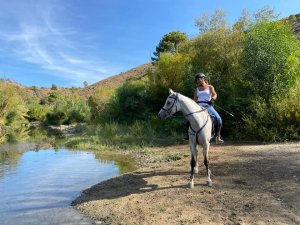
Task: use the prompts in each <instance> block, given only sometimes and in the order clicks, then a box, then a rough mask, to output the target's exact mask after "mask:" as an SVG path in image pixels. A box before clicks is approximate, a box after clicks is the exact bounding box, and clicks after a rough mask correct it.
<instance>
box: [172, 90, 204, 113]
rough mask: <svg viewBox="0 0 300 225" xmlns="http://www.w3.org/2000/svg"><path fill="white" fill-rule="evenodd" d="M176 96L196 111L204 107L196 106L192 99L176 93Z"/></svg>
mask: <svg viewBox="0 0 300 225" xmlns="http://www.w3.org/2000/svg"><path fill="white" fill-rule="evenodd" d="M178 95H180V99H184V101H187V102H188V103H189V104H191V105H192V106H193V107H196V109H199V110H200V109H204V107H202V106H200V105H198V104H197V103H196V102H195V101H194V100H193V99H191V98H189V97H187V96H185V95H183V94H180V93H178Z"/></svg>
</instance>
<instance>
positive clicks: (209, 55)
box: [0, 8, 300, 149]
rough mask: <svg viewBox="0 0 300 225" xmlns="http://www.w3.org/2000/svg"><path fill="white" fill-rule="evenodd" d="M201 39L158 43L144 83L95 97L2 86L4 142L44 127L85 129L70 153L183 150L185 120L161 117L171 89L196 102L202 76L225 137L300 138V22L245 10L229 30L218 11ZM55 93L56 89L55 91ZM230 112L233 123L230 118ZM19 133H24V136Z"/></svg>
mask: <svg viewBox="0 0 300 225" xmlns="http://www.w3.org/2000/svg"><path fill="white" fill-rule="evenodd" d="M195 22H196V26H197V27H198V28H199V34H198V35H196V36H194V37H192V38H189V37H188V36H187V35H186V34H184V33H182V32H180V31H172V32H170V33H168V34H166V35H165V36H163V37H162V39H161V41H160V42H159V44H158V46H157V48H156V51H155V52H154V55H155V57H154V58H152V60H153V62H152V63H153V68H151V69H149V70H148V71H147V72H146V73H145V75H144V76H140V77H139V79H131V80H128V81H125V82H124V83H123V84H121V85H119V86H117V87H116V86H114V87H110V86H105V87H98V88H96V89H95V90H94V91H93V92H92V93H91V94H90V95H89V96H88V97H85V96H82V95H80V93H79V92H78V90H75V89H74V88H73V89H70V91H68V92H61V91H60V88H59V87H56V88H55V89H54V88H52V90H51V92H49V93H48V94H47V95H45V96H42V97H40V96H37V95H34V94H32V92H33V93H35V92H36V91H37V87H32V88H31V90H32V92H31V94H30V93H28V92H26V91H24V90H23V89H22V88H18V87H16V86H14V85H12V84H9V83H6V82H0V142H5V141H19V140H22V139H24V138H26V135H25V134H27V133H26V132H29V131H28V129H27V127H28V125H29V124H30V123H32V122H39V123H40V124H42V125H45V126H48V125H68V124H74V123H80V124H82V123H84V124H86V126H85V127H84V128H82V127H81V129H80V136H77V137H76V136H73V137H69V138H68V139H67V140H66V143H65V144H66V145H68V146H69V147H73V148H98V149H101V148H112V149H115V148H122V149H123V148H134V147H144V146H154V145H165V144H172V143H180V142H182V140H181V135H182V133H183V132H184V129H185V125H184V118H183V117H182V116H181V115H180V114H179V115H178V117H174V118H172V119H170V120H167V121H160V120H159V119H158V118H157V116H156V115H157V113H158V111H159V109H160V108H161V107H162V105H163V104H164V101H165V99H166V97H167V96H168V88H172V89H173V90H174V91H177V92H180V93H182V94H184V95H186V96H189V97H192V96H193V91H194V88H195V84H194V75H195V74H196V73H197V72H202V73H204V74H205V75H206V76H207V78H208V80H209V82H210V83H211V84H213V85H214V87H215V89H216V90H217V92H218V99H217V101H216V109H217V110H218V111H219V113H220V114H221V116H222V118H223V121H224V127H223V131H222V135H223V136H224V138H225V139H226V140H247V141H249V140H255V141H257V140H258V141H286V140H295V139H298V140H299V138H300V97H299V96H300V64H299V56H300V45H299V36H297V34H295V33H294V31H293V25H294V24H295V23H300V17H296V16H291V17H290V18H287V19H281V20H279V19H278V18H277V16H276V13H274V11H272V10H270V9H268V8H263V9H261V10H259V11H258V12H256V13H255V14H254V15H253V16H250V15H249V13H248V12H247V11H246V10H245V11H243V12H242V14H241V16H240V18H238V19H237V21H236V23H234V24H233V25H231V26H230V25H229V24H228V23H227V21H226V14H225V12H223V11H221V10H217V11H216V12H215V13H214V14H213V15H211V16H209V15H203V16H202V17H201V18H198V19H196V20H195ZM52 86H53V85H52ZM224 110H225V111H228V112H231V113H232V114H233V115H234V117H232V116H230V115H229V114H228V113H226V112H225V111H224ZM20 134H21V135H20Z"/></svg>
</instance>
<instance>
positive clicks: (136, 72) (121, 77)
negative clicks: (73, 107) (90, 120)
mask: <svg viewBox="0 0 300 225" xmlns="http://www.w3.org/2000/svg"><path fill="white" fill-rule="evenodd" d="M152 69H154V66H153V65H152V64H150V63H148V64H143V65H140V66H138V67H135V68H133V69H131V70H129V71H127V72H124V73H120V74H117V75H113V76H111V77H108V78H106V79H104V80H101V81H99V82H97V83H94V84H92V85H89V86H87V87H85V88H81V89H78V90H77V93H78V94H79V95H81V96H85V97H89V96H90V95H91V94H92V93H93V92H94V91H95V90H96V89H97V88H99V87H114V88H116V87H118V86H120V85H121V84H122V83H124V82H125V81H126V80H132V79H140V78H142V77H144V76H145V75H146V74H147V72H148V71H149V70H152Z"/></svg>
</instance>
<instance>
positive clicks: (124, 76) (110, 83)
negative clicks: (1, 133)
mask: <svg viewBox="0 0 300 225" xmlns="http://www.w3.org/2000/svg"><path fill="white" fill-rule="evenodd" d="M153 68H154V67H153V66H152V64H150V63H149V64H143V65H140V66H137V67H135V68H133V69H131V70H129V71H127V72H124V73H120V74H117V75H113V76H111V77H109V78H107V79H104V80H101V81H99V82H97V83H94V84H92V85H89V86H87V87H85V88H63V87H58V89H57V90H55V91H57V92H59V93H65V94H66V93H72V92H73V93H77V94H79V95H80V96H83V97H85V98H88V97H89V96H90V95H91V94H92V93H93V92H94V91H95V90H97V89H98V88H99V87H113V88H117V87H118V86H120V85H121V84H122V83H123V82H125V81H126V80H131V79H140V78H142V77H144V76H145V75H146V73H147V71H148V70H151V69H153ZM0 83H5V84H7V85H11V86H13V87H15V88H17V89H20V90H22V91H25V92H26V93H28V94H29V95H30V96H33V97H34V98H37V99H42V98H44V97H46V96H48V95H49V93H50V92H52V91H53V90H52V89H51V88H45V87H41V88H39V87H36V86H32V87H27V86H24V85H22V84H19V83H17V82H16V81H14V80H11V79H7V78H5V79H0Z"/></svg>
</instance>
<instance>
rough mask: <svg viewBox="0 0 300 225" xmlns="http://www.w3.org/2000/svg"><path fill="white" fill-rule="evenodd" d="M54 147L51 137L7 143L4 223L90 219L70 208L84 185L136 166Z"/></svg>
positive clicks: (2, 156)
mask: <svg viewBox="0 0 300 225" xmlns="http://www.w3.org/2000/svg"><path fill="white" fill-rule="evenodd" d="M49 146H50V143H47V142H46V143H43V142H40V143H31V144H30V143H29V144H28V143H27V144H24V143H23V144H20V143H19V144H17V143H16V144H4V145H1V147H0V218H1V224H6V225H9V224H90V222H91V221H89V220H88V219H86V218H83V217H82V216H81V215H79V214H78V213H77V212H76V211H74V210H73V209H72V208H71V207H70V203H71V202H72V200H74V199H75V198H76V197H77V196H78V195H79V194H80V191H81V190H83V189H86V188H88V187H90V186H92V185H94V184H96V183H98V182H100V181H103V180H106V179H109V178H111V177H114V176H116V175H117V174H119V173H120V172H121V170H122V172H126V171H128V170H131V169H132V168H133V167H132V165H134V163H133V161H132V160H131V159H129V158H128V159H124V158H123V157H122V156H119V157H115V158H114V156H112V155H109V154H106V155H101V154H95V153H92V152H86V151H75V150H66V149H56V150H55V149H53V148H49ZM29 149H31V150H30V151H28V150H29ZM126 160H128V162H126ZM119 166H120V167H119Z"/></svg>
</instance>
